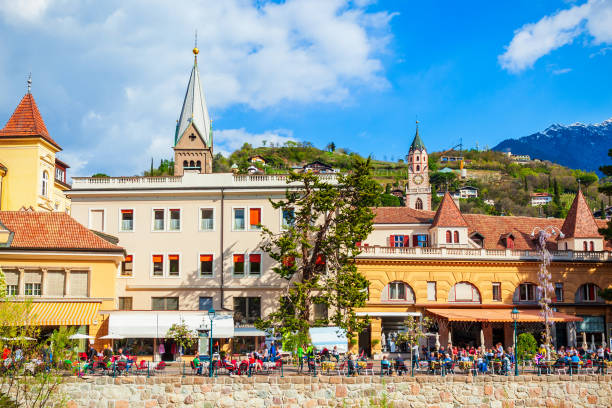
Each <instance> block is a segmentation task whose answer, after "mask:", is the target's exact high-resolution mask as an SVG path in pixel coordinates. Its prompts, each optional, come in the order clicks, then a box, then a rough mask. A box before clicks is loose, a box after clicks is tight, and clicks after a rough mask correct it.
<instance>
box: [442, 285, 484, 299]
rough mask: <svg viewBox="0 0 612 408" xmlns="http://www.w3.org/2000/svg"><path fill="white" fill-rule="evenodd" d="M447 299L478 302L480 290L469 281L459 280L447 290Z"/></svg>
mask: <svg viewBox="0 0 612 408" xmlns="http://www.w3.org/2000/svg"><path fill="white" fill-rule="evenodd" d="M448 301H449V302H469V303H480V292H478V289H476V286H474V285H472V284H471V283H469V282H459V283H457V284H455V285H454V286H453V287H452V288H451V290H450V291H449V292H448Z"/></svg>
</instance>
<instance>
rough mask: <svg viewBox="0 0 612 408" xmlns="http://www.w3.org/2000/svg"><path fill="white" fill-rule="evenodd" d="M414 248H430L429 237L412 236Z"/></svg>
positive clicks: (424, 235) (422, 235)
mask: <svg viewBox="0 0 612 408" xmlns="http://www.w3.org/2000/svg"><path fill="white" fill-rule="evenodd" d="M412 246H415V247H421V248H424V247H428V246H429V235H426V234H421V235H413V236H412Z"/></svg>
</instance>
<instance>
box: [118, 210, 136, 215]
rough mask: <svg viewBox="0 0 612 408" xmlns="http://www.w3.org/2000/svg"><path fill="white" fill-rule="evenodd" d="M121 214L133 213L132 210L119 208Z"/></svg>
mask: <svg viewBox="0 0 612 408" xmlns="http://www.w3.org/2000/svg"><path fill="white" fill-rule="evenodd" d="M121 214H134V210H121Z"/></svg>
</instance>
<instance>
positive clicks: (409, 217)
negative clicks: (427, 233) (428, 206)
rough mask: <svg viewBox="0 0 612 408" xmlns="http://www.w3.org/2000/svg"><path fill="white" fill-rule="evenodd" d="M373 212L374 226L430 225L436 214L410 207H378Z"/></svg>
mask: <svg viewBox="0 0 612 408" xmlns="http://www.w3.org/2000/svg"><path fill="white" fill-rule="evenodd" d="M373 211H374V215H375V216H374V224H429V223H430V222H431V220H432V219H433V216H434V214H435V213H434V212H433V211H425V210H415V209H413V208H409V207H378V208H373Z"/></svg>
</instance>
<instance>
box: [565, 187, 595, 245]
mask: <svg viewBox="0 0 612 408" xmlns="http://www.w3.org/2000/svg"><path fill="white" fill-rule="evenodd" d="M597 229H598V228H597V223H596V222H595V218H593V213H591V209H590V208H589V205H588V204H587V202H586V199H585V198H584V195H583V194H582V191H581V190H579V191H578V194H576V197H575V198H574V201H573V202H572V206H571V207H570V209H569V211H568V212H567V217H565V222H564V223H563V226H562V227H561V231H562V232H563V233H564V234H565V236H566V237H567V238H593V237H598V236H599V232H598V231H597Z"/></svg>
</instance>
